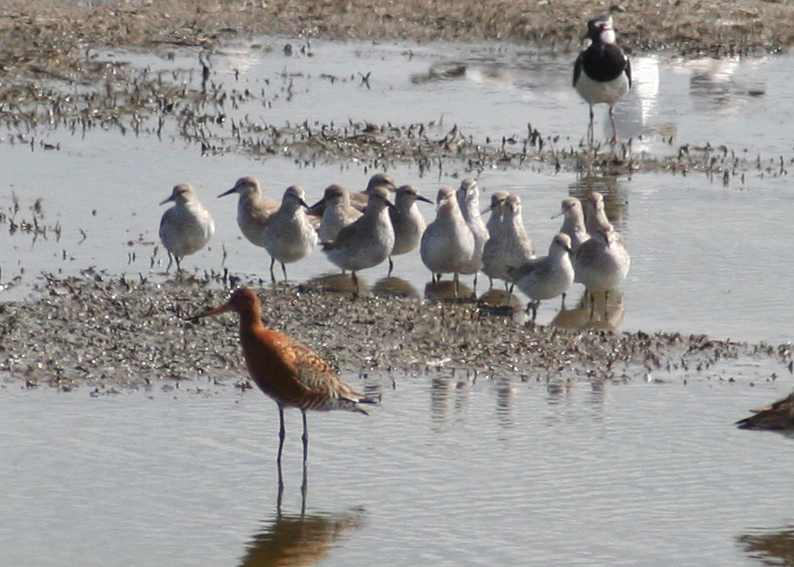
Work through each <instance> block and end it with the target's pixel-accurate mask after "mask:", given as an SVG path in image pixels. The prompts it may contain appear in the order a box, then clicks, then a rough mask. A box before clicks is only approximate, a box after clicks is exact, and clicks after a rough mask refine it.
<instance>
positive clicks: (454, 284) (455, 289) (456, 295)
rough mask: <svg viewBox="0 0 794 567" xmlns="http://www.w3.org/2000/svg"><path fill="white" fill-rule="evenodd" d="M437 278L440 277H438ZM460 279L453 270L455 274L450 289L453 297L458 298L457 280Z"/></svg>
mask: <svg viewBox="0 0 794 567" xmlns="http://www.w3.org/2000/svg"><path fill="white" fill-rule="evenodd" d="M438 279H439V280H440V279H441V277H439V278H438ZM459 281H460V277H459V276H458V272H455V275H454V276H453V278H452V290H453V292H454V294H455V299H457V298H458V282H459Z"/></svg>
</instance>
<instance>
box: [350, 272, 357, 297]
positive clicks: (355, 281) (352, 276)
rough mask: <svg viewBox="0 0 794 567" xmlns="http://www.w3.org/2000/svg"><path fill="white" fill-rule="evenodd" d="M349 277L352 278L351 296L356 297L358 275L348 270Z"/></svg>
mask: <svg viewBox="0 0 794 567" xmlns="http://www.w3.org/2000/svg"><path fill="white" fill-rule="evenodd" d="M350 279H351V280H353V297H358V276H357V275H356V272H355V271H353V272H350Z"/></svg>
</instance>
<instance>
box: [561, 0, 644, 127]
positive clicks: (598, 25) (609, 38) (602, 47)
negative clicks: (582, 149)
mask: <svg viewBox="0 0 794 567" xmlns="http://www.w3.org/2000/svg"><path fill="white" fill-rule="evenodd" d="M587 37H588V38H590V40H591V43H590V45H589V46H588V47H587V49H585V50H584V51H582V52H581V53H580V54H579V56H578V57H577V58H576V63H574V67H573V86H574V88H575V89H576V92H578V93H579V94H580V95H581V97H582V98H583V99H584V100H585V101H586V102H587V104H588V105H590V126H589V128H588V137H589V139H590V143H592V142H593V138H594V135H593V106H594V105H596V104H602V103H603V104H606V105H608V106H609V119H610V121H611V123H612V142H613V143H614V142H616V141H617V138H618V132H617V128H616V126H615V113H614V108H615V105H616V104H617V102H618V101H619V100H620V99H621V98H623V96H624V95H625V94H626V93H627V92H629V89H630V88H631V63H630V61H629V58H628V57H626V54H625V53H623V50H622V49H621V48H620V47H618V46H617V45H616V43H615V41H616V36H615V28H614V27H613V22H612V15H611V14H609V13H606V14H603V15H601V16H598V17H597V18H593V19H592V20H590V21H589V22H587Z"/></svg>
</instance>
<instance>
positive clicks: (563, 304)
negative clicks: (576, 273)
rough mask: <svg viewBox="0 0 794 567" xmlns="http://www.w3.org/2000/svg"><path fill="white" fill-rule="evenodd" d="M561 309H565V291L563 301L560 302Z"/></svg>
mask: <svg viewBox="0 0 794 567" xmlns="http://www.w3.org/2000/svg"><path fill="white" fill-rule="evenodd" d="M560 311H565V292H563V294H562V303H561V304H560Z"/></svg>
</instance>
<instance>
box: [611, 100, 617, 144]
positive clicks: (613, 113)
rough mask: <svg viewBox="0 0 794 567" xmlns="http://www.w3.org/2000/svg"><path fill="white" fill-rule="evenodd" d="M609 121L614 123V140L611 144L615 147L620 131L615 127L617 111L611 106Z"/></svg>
mask: <svg viewBox="0 0 794 567" xmlns="http://www.w3.org/2000/svg"><path fill="white" fill-rule="evenodd" d="M609 120H610V121H611V122H612V139H611V140H610V143H611V144H612V145H615V144H616V143H617V141H618V129H617V126H615V110H614V109H613V108H612V107H611V106H610V107H609Z"/></svg>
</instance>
